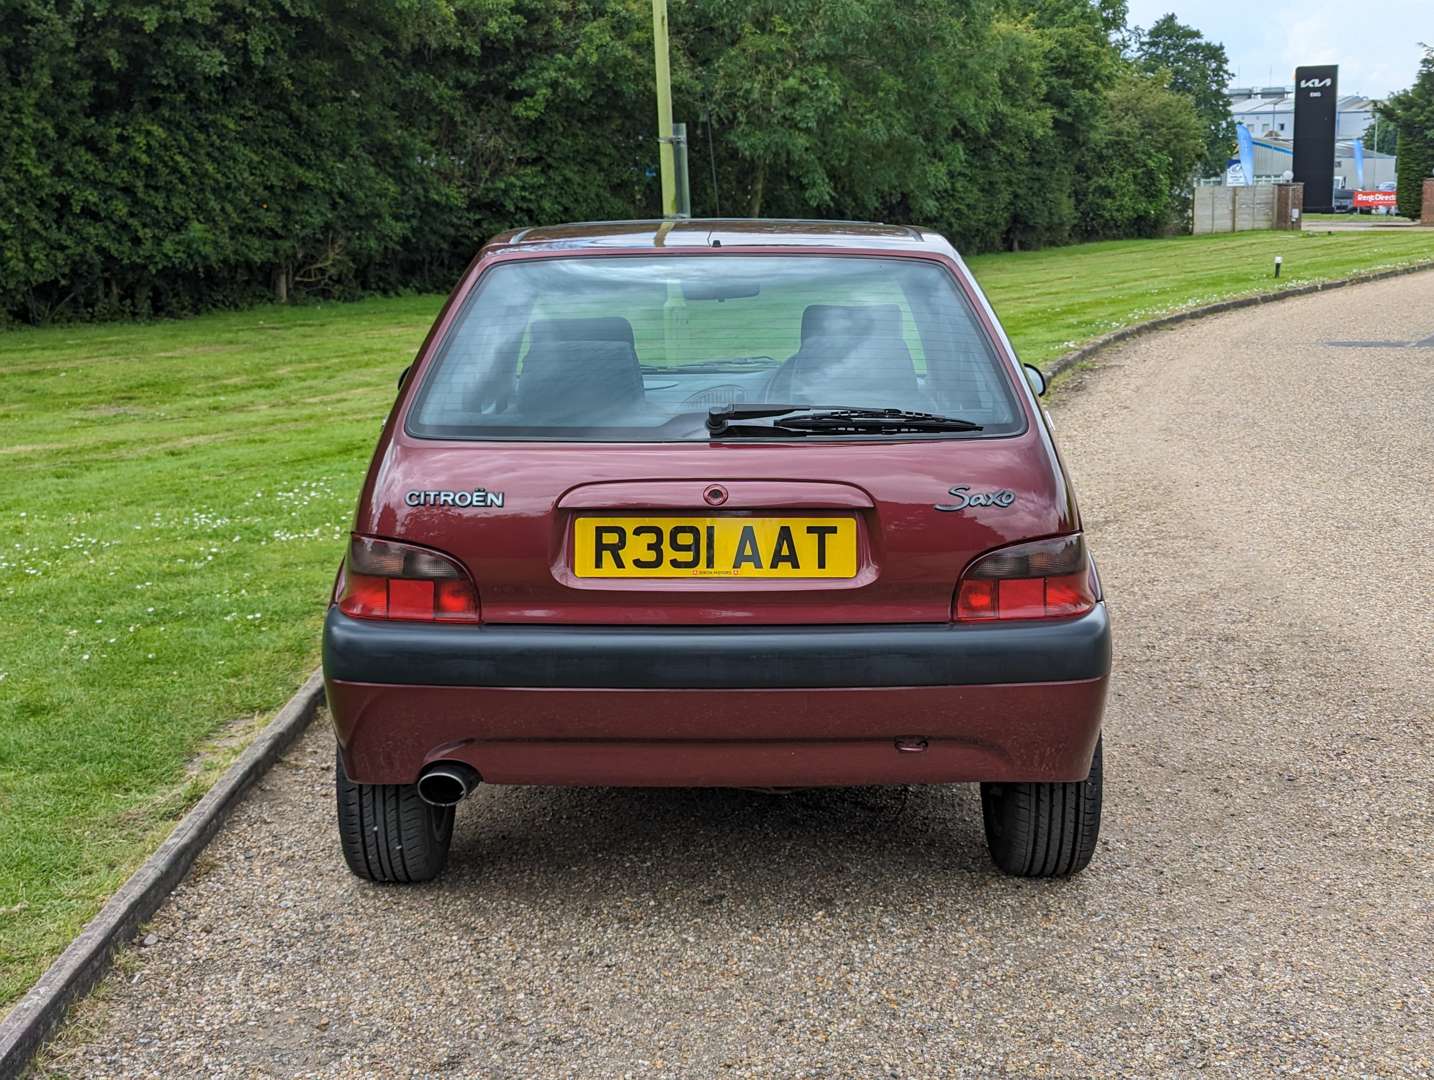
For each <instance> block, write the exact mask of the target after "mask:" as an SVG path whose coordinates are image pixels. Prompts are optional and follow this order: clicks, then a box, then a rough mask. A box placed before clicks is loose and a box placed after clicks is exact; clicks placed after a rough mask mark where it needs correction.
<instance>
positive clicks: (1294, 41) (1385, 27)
mask: <svg viewBox="0 0 1434 1080" xmlns="http://www.w3.org/2000/svg"><path fill="white" fill-rule="evenodd" d="M1168 12H1174V13H1175V17H1176V18H1177V19H1179V20H1180V21H1181V22H1183V23H1185V24H1186V25H1187V26H1193V27H1195V29H1197V30H1199V31H1200V32H1201V33H1202V34H1204V35H1205V36H1206V37H1207V38H1210V39H1212V40H1214V41H1219V42H1222V43H1223V44H1224V46H1225V51H1226V52H1227V53H1228V54H1229V56H1230V67H1231V68H1233V69H1234V71H1235V74H1236V76H1237V83H1236V85H1239V86H1275V85H1278V84H1280V83H1286V84H1288V83H1290V82H1292V81H1293V79H1294V71H1295V68H1296V67H1298V66H1300V65H1302V64H1338V65H1339V92H1340V93H1341V94H1365V95H1367V96H1369V97H1374V98H1379V97H1384V96H1385V95H1387V94H1390V93H1392V92H1393V91H1395V90H1403V89H1404V88H1405V87H1406V86H1408V85H1409V84H1410V83H1412V82H1413V81H1414V75H1415V73H1416V72H1417V70H1418V68H1419V60H1420V58H1421V57H1422V56H1423V55H1424V53H1423V50H1421V49H1420V48H1419V45H1418V43H1417V41H1416V39H1417V38H1421V37H1422V38H1424V39H1426V40H1427V41H1429V42H1430V43H1434V18H1431V17H1430V16H1431V5H1430V3H1429V0H1382V2H1380V3H1375V4H1357V3H1354V2H1352V0H1304V2H1295V0H1266V2H1265V3H1251V2H1250V0H1130V18H1129V21H1130V23H1131V24H1132V25H1134V26H1144V27H1148V26H1150V24H1151V23H1153V22H1155V20H1157V19H1159V18H1160V17H1161V16H1162V15H1165V14H1167V13H1168Z"/></svg>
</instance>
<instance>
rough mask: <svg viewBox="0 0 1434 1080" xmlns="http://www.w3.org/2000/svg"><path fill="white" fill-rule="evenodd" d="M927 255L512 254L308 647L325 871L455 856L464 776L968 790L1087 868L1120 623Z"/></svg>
mask: <svg viewBox="0 0 1434 1080" xmlns="http://www.w3.org/2000/svg"><path fill="white" fill-rule="evenodd" d="M1044 388H1045V383H1044V379H1043V378H1042V377H1041V375H1040V373H1039V372H1038V371H1036V370H1035V369H1034V368H1029V367H1027V368H1024V369H1023V367H1022V365H1021V363H1020V362H1019V360H1018V359H1017V357H1016V354H1015V352H1014V350H1013V349H1012V347H1011V345H1010V342H1009V341H1008V340H1007V338H1006V335H1005V333H1004V331H1003V330H1002V329H1001V326H1000V324H999V322H998V321H997V319H996V316H995V314H994V313H993V312H992V310H991V307H990V305H989V304H988V303H987V301H986V299H985V297H984V296H983V295H982V293H981V291H980V289H979V288H978V287H977V285H976V283H975V281H974V280H973V279H972V277H971V274H970V272H969V271H968V270H967V268H966V266H965V264H964V263H963V262H962V260H961V259H960V257H959V256H958V254H957V253H956V251H955V250H954V249H953V248H952V247H951V246H950V244H948V243H947V242H946V241H945V240H944V239H942V238H941V237H940V236H937V235H935V234H933V233H930V232H928V231H925V230H922V229H915V228H907V227H898V226H888V225H874V224H862V223H845V222H803V221H754V220H732V221H727V220H712V221H701V220H682V221H676V222H673V221H667V222H660V221H649V222H616V223H589V224H576V225H560V226H553V227H548V228H531V229H523V230H520V231H517V232H511V233H505V234H503V235H501V236H499V237H497V238H495V239H494V240H492V241H491V242H490V243H489V244H488V245H487V246H486V247H484V248H483V250H482V252H481V253H480V255H479V257H478V258H477V259H476V260H475V261H474V263H473V265H472V266H471V267H470V269H469V270H468V272H467V274H466V275H465V277H464V279H463V281H462V282H461V283H460V284H459V285H458V287H457V289H456V290H455V291H454V292H453V294H452V296H451V297H450V298H449V300H448V302H447V304H446V305H445V306H444V308H443V311H442V313H441V314H440V315H439V317H438V320H437V322H436V324H435V326H434V328H433V330H432V332H431V333H430V335H429V338H428V340H427V341H426V342H425V343H424V345H423V347H422V349H421V350H420V352H419V355H418V358H417V359H416V361H415V362H414V364H413V366H412V367H411V368H410V369H408V370H407V371H406V372H405V373H404V375H403V376H402V377H401V379H400V390H399V393H398V397H397V400H396V401H395V403H394V405H393V409H392V411H391V412H390V415H389V417H388V421H387V424H386V425H385V427H384V430H383V434H382V436H381V437H380V439H379V442H378V447H377V450H376V451H375V453H374V457H373V461H372V464H371V466H370V468H369V472H368V477H367V479H366V480H365V482H364V486H363V490H362V494H361V496H360V498H359V505H358V511H357V515H356V518H355V522H354V529H353V535H352V539H351V542H350V544H349V547H348V552H347V555H346V557H345V559H344V562H343V564H342V566H341V568H340V570H339V574H338V577H337V580H336V583H335V587H334V591H333V597H332V605H331V607H330V609H329V612H328V617H327V620H326V623H325V627H324V672H325V678H326V685H327V691H328V703H329V708H330V710H331V713H332V716H333V722H334V727H335V731H336V733H337V737H338V761H337V766H336V789H337V798H338V817H339V832H340V837H341V843H342V849H343V853H344V855H345V857H346V859H347V861H348V864H349V866H350V867H351V868H352V870H353V871H354V872H355V873H356V874H358V875H360V876H362V877H367V878H371V879H373V880H375V881H420V880H424V879H427V878H431V877H433V876H434V875H435V874H437V873H438V872H439V871H440V870H441V869H442V868H443V866H444V863H445V860H446V858H447V853H448V848H449V842H450V839H451V837H452V832H453V823H454V806H455V804H456V803H458V802H459V801H460V800H461V799H462V798H464V797H465V796H466V795H467V794H468V793H469V792H471V791H472V790H473V788H474V786H475V785H477V784H478V783H480V782H483V783H490V784H583V785H591V784H598V785H648V786H736V787H804V786H829V785H856V784H927V783H943V784H944V783H957V782H973V781H974V782H979V783H980V785H981V802H982V808H983V815H984V823H985V833H986V839H987V841H988V844H989V847H990V851H991V854H992V856H993V858H994V860H995V862H996V863H997V864H998V865H999V866H1000V867H1001V868H1002V869H1003V870H1005V871H1007V872H1009V873H1013V874H1019V875H1025V876H1029V877H1047V876H1060V875H1066V874H1070V873H1073V872H1075V871H1077V870H1080V869H1081V868H1082V867H1084V866H1085V865H1086V863H1087V862H1088V861H1089V860H1090V858H1091V854H1092V852H1093V851H1094V848H1095V843H1096V836H1097V833H1098V831H1099V826H1100V809H1101V782H1102V781H1101V778H1102V765H1101V717H1102V712H1103V709H1104V702H1105V695H1106V684H1107V680H1108V676H1109V672H1110V627H1109V621H1108V618H1107V613H1106V606H1105V603H1104V600H1103V597H1102V594H1101V587H1100V581H1099V578H1098V577H1097V574H1096V569H1095V565H1094V563H1093V562H1092V561H1091V558H1090V555H1089V553H1088V551H1087V548H1086V542H1085V538H1084V536H1083V534H1082V532H1081V519H1080V515H1079V512H1078V510H1077V508H1076V502H1075V497H1074V495H1073V493H1072V489H1071V484H1070V481H1069V479H1068V477H1067V475H1066V472H1065V468H1064V466H1063V465H1062V463H1061V460H1060V457H1059V456H1058V455H1057V452H1056V448H1055V445H1054V443H1053V442H1052V438H1051V429H1050V426H1049V423H1048V421H1047V419H1046V417H1045V415H1044V412H1043V410H1042V409H1041V408H1040V407H1039V405H1038V402H1037V400H1036V397H1037V394H1039V393H1041V392H1043V391H1044Z"/></svg>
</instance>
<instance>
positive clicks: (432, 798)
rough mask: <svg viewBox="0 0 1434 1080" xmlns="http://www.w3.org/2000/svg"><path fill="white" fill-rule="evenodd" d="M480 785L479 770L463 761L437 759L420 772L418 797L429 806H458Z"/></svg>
mask: <svg viewBox="0 0 1434 1080" xmlns="http://www.w3.org/2000/svg"><path fill="white" fill-rule="evenodd" d="M477 786H478V771H477V770H476V769H474V768H473V767H472V766H471V765H465V764H463V762H461V761H435V762H434V763H433V764H432V765H429V766H428V767H427V768H426V769H424V770H423V772H421V773H419V774H418V797H419V798H420V799H422V800H423V801H424V802H426V803H427V804H428V805H429V806H457V805H458V804H459V803H461V802H462V801H463V800H464V799H466V798H467V797H468V795H469V794H470V793H471V792H472V791H473V789H474V788H475V787H477Z"/></svg>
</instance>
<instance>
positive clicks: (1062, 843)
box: [981, 739, 1101, 878]
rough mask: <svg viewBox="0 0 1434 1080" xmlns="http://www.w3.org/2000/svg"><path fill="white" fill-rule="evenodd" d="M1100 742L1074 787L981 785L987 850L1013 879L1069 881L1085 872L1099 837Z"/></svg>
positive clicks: (1065, 785) (1029, 784) (1031, 784)
mask: <svg viewBox="0 0 1434 1080" xmlns="http://www.w3.org/2000/svg"><path fill="white" fill-rule="evenodd" d="M1100 800H1101V741H1100V740H1099V739H1097V740H1096V744H1095V753H1094V754H1093V755H1092V756H1091V760H1090V775H1089V776H1088V777H1086V779H1084V780H1081V781H1078V782H1076V783H1074V784H1033V783H1022V784H982V785H981V816H982V818H983V819H984V820H985V823H986V846H987V847H988V848H990V850H991V858H992V859H993V860H995V863H996V865H997V866H999V867H1000V868H1001V869H1002V870H1004V871H1005V872H1006V873H1008V874H1014V875H1016V876H1018V877H1030V878H1051V877H1069V876H1070V875H1071V874H1074V873H1077V872H1079V871H1081V870H1084V869H1085V867H1086V864H1087V863H1089V862H1090V858H1091V856H1092V855H1093V854H1095V841H1096V838H1097V837H1098V836H1099V835H1100Z"/></svg>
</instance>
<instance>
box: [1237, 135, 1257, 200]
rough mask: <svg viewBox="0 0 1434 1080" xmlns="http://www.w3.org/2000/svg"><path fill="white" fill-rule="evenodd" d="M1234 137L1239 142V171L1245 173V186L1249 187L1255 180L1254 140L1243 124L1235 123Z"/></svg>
mask: <svg viewBox="0 0 1434 1080" xmlns="http://www.w3.org/2000/svg"><path fill="white" fill-rule="evenodd" d="M1235 138H1236V139H1238V140H1239V142H1240V171H1241V172H1243V173H1244V174H1245V186H1246V187H1250V186H1252V185H1253V184H1254V182H1255V140H1254V139H1253V138H1251V137H1250V129H1249V128H1247V127H1246V126H1245V125H1244V124H1236V125H1235Z"/></svg>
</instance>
